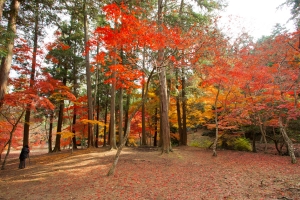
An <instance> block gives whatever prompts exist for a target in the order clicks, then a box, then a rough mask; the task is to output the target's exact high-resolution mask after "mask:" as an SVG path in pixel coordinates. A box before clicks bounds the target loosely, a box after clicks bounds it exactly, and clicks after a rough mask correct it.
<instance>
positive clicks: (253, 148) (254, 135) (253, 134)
mask: <svg viewBox="0 0 300 200" xmlns="http://www.w3.org/2000/svg"><path fill="white" fill-rule="evenodd" d="M255 142H256V133H255V132H253V133H252V152H254V153H256V152H257V151H256V146H255Z"/></svg>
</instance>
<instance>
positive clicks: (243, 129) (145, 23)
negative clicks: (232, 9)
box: [0, 0, 300, 174]
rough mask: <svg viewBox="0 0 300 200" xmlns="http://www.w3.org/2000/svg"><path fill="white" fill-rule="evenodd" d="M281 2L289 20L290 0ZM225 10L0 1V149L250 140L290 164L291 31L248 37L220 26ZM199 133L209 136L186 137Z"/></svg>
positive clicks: (201, 2)
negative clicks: (271, 149) (202, 139)
mask: <svg viewBox="0 0 300 200" xmlns="http://www.w3.org/2000/svg"><path fill="white" fill-rule="evenodd" d="M285 5H287V6H289V8H290V10H291V20H293V21H294V22H295V27H298V21H299V20H298V18H299V16H298V15H299V14H298V13H297V12H298V6H299V5H298V3H297V1H292V0H287V1H286V2H285ZM225 8H226V2H225V1H223V0H197V1H196V0H195V1H185V0H180V1H179V0H177V1H175V0H158V1H153V0H151V1H142V0H127V1H118V0H115V1H98V0H79V1H78V0H76V1H75V0H71V1H64V0H56V1H54V0H43V1H41V0H31V1H27V0H0V30H1V31H0V34H1V37H0V57H1V61H0V64H1V66H0V67H1V68H0V152H1V153H2V152H4V151H5V152H7V154H6V155H8V154H9V151H10V149H17V150H20V148H21V147H22V146H24V145H29V146H30V147H31V148H35V147H44V148H47V149H48V152H49V153H55V152H59V151H61V150H63V149H65V148H68V149H72V151H73V150H74V151H75V150H76V149H80V148H88V149H89V148H98V147H109V148H110V149H115V150H117V151H116V152H117V153H116V156H115V162H114V164H115V165H116V164H117V161H118V158H119V155H120V153H121V151H122V149H123V147H126V146H127V147H128V146H133V147H138V146H153V147H158V148H159V151H160V152H161V153H167V154H168V153H170V152H172V151H173V149H172V148H173V147H175V146H187V145H192V146H197V147H206V148H209V149H210V150H211V151H212V152H211V153H212V155H214V156H217V150H218V149H219V148H221V149H222V148H225V149H231V150H242V151H253V152H255V151H256V143H258V142H261V143H262V144H264V145H265V151H267V144H268V143H271V144H272V145H273V146H274V148H276V151H277V153H278V154H280V155H283V154H286V155H288V156H290V162H291V163H296V162H297V160H296V157H297V156H300V149H299V150H297V148H295V147H294V146H295V144H297V143H298V142H300V138H299V136H300V130H299V125H300V119H299V117H300V104H299V101H300V100H299V95H300V69H299V62H300V61H299V59H300V44H299V41H300V37H299V31H294V32H291V31H288V30H287V29H286V28H285V27H284V25H281V24H276V25H275V26H274V29H273V30H272V34H270V35H267V36H263V37H261V38H259V39H257V40H256V39H254V38H253V37H252V36H251V35H249V34H248V33H247V32H243V31H242V30H241V31H240V32H239V33H238V35H235V36H232V35H230V34H228V31H227V30H224V28H222V29H221V28H220V27H221V26H220V24H219V19H220V17H219V15H218V13H219V11H221V10H222V9H225ZM228 29H230V27H228ZM295 29H296V30H298V28H295ZM200 129H201V130H205V131H204V134H207V135H209V136H210V138H211V140H207V141H206V142H205V144H203V143H201V144H200V143H197V142H192V143H189V142H188V135H189V134H193V133H194V132H197V131H198V130H200ZM298 151H299V152H298ZM1 161H3V160H2V159H1ZM4 167H5V159H4V162H3V163H2V169H4ZM114 167H115V166H114ZM114 167H112V168H111V170H110V172H109V174H113V173H114V170H115V168H114Z"/></svg>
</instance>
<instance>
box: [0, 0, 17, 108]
mask: <svg viewBox="0 0 300 200" xmlns="http://www.w3.org/2000/svg"><path fill="white" fill-rule="evenodd" d="M1 3H2V2H1ZM19 9H20V1H18V0H12V1H11V5H10V14H9V18H8V25H7V31H8V32H9V33H10V35H12V37H11V38H8V39H9V43H8V45H7V55H6V57H3V58H2V59H1V65H0V107H2V105H3V99H4V96H5V94H6V92H7V80H8V76H9V72H10V68H11V63H12V56H13V48H14V41H15V38H14V37H15V35H16V31H17V26H16V21H17V17H18V12H19Z"/></svg>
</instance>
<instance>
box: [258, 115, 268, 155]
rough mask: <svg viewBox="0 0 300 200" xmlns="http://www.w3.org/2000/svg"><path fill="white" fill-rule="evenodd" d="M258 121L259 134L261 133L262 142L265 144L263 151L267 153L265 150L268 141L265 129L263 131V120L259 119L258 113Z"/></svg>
mask: <svg viewBox="0 0 300 200" xmlns="http://www.w3.org/2000/svg"><path fill="white" fill-rule="evenodd" d="M258 123H259V129H260V132H261V135H262V138H263V141H264V144H265V148H264V152H265V153H267V150H268V142H267V138H266V131H265V128H264V125H263V122H262V121H261V117H260V115H258Z"/></svg>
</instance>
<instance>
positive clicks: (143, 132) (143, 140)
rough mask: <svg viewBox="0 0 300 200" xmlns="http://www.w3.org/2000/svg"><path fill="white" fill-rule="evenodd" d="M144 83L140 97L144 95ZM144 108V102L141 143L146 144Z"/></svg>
mask: <svg viewBox="0 0 300 200" xmlns="http://www.w3.org/2000/svg"><path fill="white" fill-rule="evenodd" d="M144 92H145V89H144V85H143V88H142V98H143V97H144ZM145 112H146V109H145V103H143V105H142V145H147V138H146V119H145V117H146V115H145Z"/></svg>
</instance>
